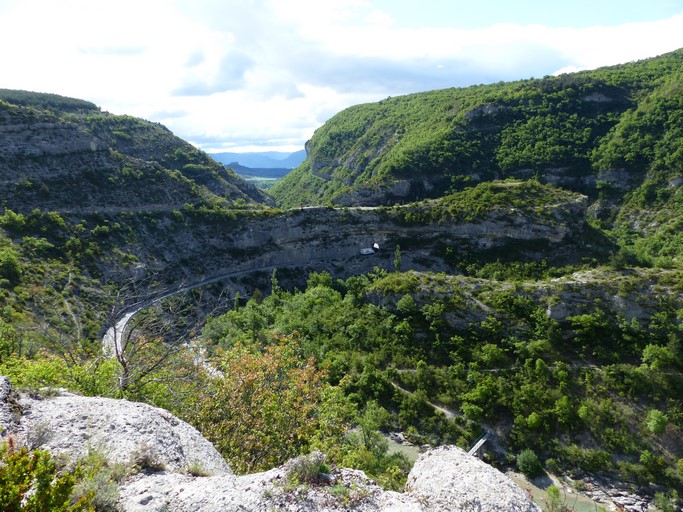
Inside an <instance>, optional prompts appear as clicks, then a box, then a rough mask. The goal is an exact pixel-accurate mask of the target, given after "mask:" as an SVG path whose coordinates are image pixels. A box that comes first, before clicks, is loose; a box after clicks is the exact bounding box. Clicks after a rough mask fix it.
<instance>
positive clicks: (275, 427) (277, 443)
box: [189, 335, 326, 472]
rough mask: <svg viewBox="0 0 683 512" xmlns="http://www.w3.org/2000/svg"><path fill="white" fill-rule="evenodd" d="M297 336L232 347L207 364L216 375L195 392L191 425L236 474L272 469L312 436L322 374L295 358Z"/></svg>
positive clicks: (301, 449)
mask: <svg viewBox="0 0 683 512" xmlns="http://www.w3.org/2000/svg"><path fill="white" fill-rule="evenodd" d="M298 352H300V345H299V341H298V338H297V336H296V335H291V336H282V335H281V336H278V337H276V338H275V339H274V340H273V343H272V344H270V345H268V346H266V347H263V348H259V347H258V346H257V345H254V344H251V345H247V344H243V343H238V344H235V345H234V346H233V347H232V348H230V349H229V350H227V351H225V352H219V354H218V357H216V358H215V359H214V360H212V361H210V363H211V364H212V365H214V366H215V367H216V368H217V369H218V370H219V371H220V373H221V375H217V376H215V377H209V379H208V381H207V383H206V385H205V386H204V387H203V389H201V390H200V391H199V392H198V395H197V399H196V406H195V407H194V408H193V411H192V412H191V413H190V417H189V419H190V421H191V422H192V423H194V424H195V425H196V426H197V428H199V430H200V431H201V432H202V433H203V434H204V435H205V436H206V437H207V438H208V439H209V440H210V441H211V442H213V443H214V445H215V446H216V448H217V449H218V450H219V451H220V452H221V454H222V455H223V456H224V457H225V458H226V459H227V460H228V461H229V462H230V464H231V466H232V467H233V468H234V469H235V470H236V471H241V472H250V471H257V470H264V469H268V468H272V467H274V466H276V465H278V464H281V463H283V462H285V461H286V460H288V459H289V458H291V457H294V456H297V455H301V454H303V453H306V452H307V451H308V448H309V446H310V444H311V442H312V440H313V439H314V437H315V435H316V434H317V431H318V428H319V425H320V422H321V415H320V407H321V405H322V399H323V392H324V390H325V388H326V386H325V372H324V371H322V370H319V369H318V368H317V367H316V364H315V360H314V359H313V358H308V359H305V360H302V359H300V358H299V357H298Z"/></svg>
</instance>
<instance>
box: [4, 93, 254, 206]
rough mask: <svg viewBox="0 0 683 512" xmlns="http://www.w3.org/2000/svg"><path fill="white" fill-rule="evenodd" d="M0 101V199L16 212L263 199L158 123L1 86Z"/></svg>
mask: <svg viewBox="0 0 683 512" xmlns="http://www.w3.org/2000/svg"><path fill="white" fill-rule="evenodd" d="M3 98H4V99H6V100H7V102H5V101H2V99H3ZM0 101H2V102H1V103H0V133H2V136H3V145H2V150H1V151H0V172H1V176H2V182H3V185H4V186H3V187H2V194H3V197H2V199H3V200H8V201H9V200H10V199H11V201H10V203H8V204H9V205H10V207H11V208H13V209H14V210H15V211H31V210H33V209H34V208H36V207H37V208H40V209H42V210H59V211H63V210H69V209H79V208H81V209H82V208H86V209H87V208H97V209H100V210H106V209H107V208H117V207H118V208H128V209H130V208H141V207H143V206H145V205H149V206H150V207H151V208H156V209H159V208H169V209H173V208H177V207H178V206H181V205H183V204H184V203H191V204H210V203H212V202H215V201H218V202H223V203H224V204H226V205H228V204H232V203H234V202H235V201H237V200H239V201H241V202H242V203H260V204H262V203H265V202H267V199H266V198H265V196H264V195H263V194H262V193H260V192H259V191H258V190H257V189H256V188H255V187H254V186H252V185H250V184H248V183H247V182H245V181H244V180H242V179H240V178H239V177H237V176H236V175H235V174H234V173H233V172H232V171H230V170H228V169H226V168H225V167H223V166H222V165H221V164H218V163H217V162H215V161H213V160H211V159H210V158H209V157H208V155H206V154H204V153H202V152H200V151H198V150H197V149H195V148H194V147H192V146H191V145H190V144H188V143H187V142H185V141H183V140H181V139H179V138H177V137H175V136H174V135H173V134H172V133H171V132H170V131H168V130H167V129H166V128H164V127H163V126H161V125H158V124H155V123H150V122H147V121H144V120H141V119H136V118H133V117H130V116H114V115H111V114H108V113H106V112H101V111H100V110H99V109H98V108H97V107H95V106H94V105H92V104H89V103H87V102H83V101H81V100H73V99H70V98H62V97H60V96H56V95H43V94H37V93H26V92H22V91H8V90H0ZM12 102H13V103H14V104H12ZM47 107H49V108H50V110H49V111H48V110H44V108H47Z"/></svg>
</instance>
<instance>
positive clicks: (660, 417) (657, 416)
mask: <svg viewBox="0 0 683 512" xmlns="http://www.w3.org/2000/svg"><path fill="white" fill-rule="evenodd" d="M668 423H669V418H668V416H667V415H666V414H664V413H663V412H662V411H660V410H658V409H650V410H649V411H648V413H647V417H646V418H645V426H646V427H647V430H648V432H650V433H651V434H655V435H659V434H663V433H664V431H665V430H666V425H667V424H668Z"/></svg>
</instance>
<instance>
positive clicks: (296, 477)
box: [287, 452, 330, 487]
mask: <svg viewBox="0 0 683 512" xmlns="http://www.w3.org/2000/svg"><path fill="white" fill-rule="evenodd" d="M325 459H326V457H325V455H324V454H322V453H320V452H313V453H311V454H310V455H306V456H303V457H298V458H296V459H294V460H293V461H291V462H290V464H289V468H288V469H287V482H288V483H289V485H291V486H293V487H296V486H297V485H300V484H317V483H320V482H323V481H324V476H323V475H326V474H328V473H329V472H330V468H329V467H328V466H327V464H326V463H325Z"/></svg>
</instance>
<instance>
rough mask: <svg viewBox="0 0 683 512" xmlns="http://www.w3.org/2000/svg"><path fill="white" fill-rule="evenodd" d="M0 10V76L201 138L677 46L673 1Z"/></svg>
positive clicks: (310, 1)
mask: <svg viewBox="0 0 683 512" xmlns="http://www.w3.org/2000/svg"><path fill="white" fill-rule="evenodd" d="M384 5H388V3H386V2H385V3H384ZM0 12H2V15H1V16H0V45H2V47H3V48H5V49H11V50H6V51H3V52H2V53H1V54H0V68H1V69H3V78H2V82H0V87H5V88H18V89H29V90H37V91H43V92H53V93H57V94H64V95H67V96H74V97H79V98H83V99H87V100H90V101H93V102H95V103H97V104H98V105H100V106H102V107H103V108H104V109H105V110H109V111H111V112H115V113H126V114H131V115H136V116H140V117H143V118H146V119H152V120H155V121H159V122H162V123H164V124H166V125H167V126H169V128H171V129H172V130H173V131H174V132H175V133H176V134H178V135H180V136H181V137H183V138H185V139H188V140H190V141H192V142H194V143H195V144H197V145H200V146H201V147H202V148H205V149H219V148H225V147H229V148H231V149H235V148H238V147H240V146H244V147H247V146H250V147H253V146H254V145H258V144H263V145H271V146H278V147H282V146H291V147H292V149H296V148H300V147H301V146H302V145H303V142H304V141H305V140H306V139H307V138H309V137H310V136H311V135H312V133H313V131H314V130H315V128H317V127H318V126H319V125H320V124H321V123H322V122H324V121H325V120H326V119H327V118H329V117H330V116H331V115H333V114H334V113H335V112H337V111H339V110H341V109H342V108H345V107H347V106H349V105H352V104H356V103H361V102H366V101H374V100H378V99H381V98H383V97H386V96H389V95H391V96H395V95H398V94H403V93H408V92H414V91H420V90H428V89H434V88H442V87H449V86H465V85H469V84H472V83H486V82H495V81H499V80H512V79H518V78H528V77H531V76H544V75H547V74H551V73H556V72H564V71H567V70H578V69H589V68H595V67H599V66H603V65H609V64H616V63H621V62H628V61H632V60H636V59H641V58H646V57H650V56H655V55H658V54H661V53H664V52H667V51H671V50H674V49H676V48H679V47H683V13H681V14H679V15H676V16H673V17H670V18H668V19H663V20H661V21H656V22H647V23H629V24H625V25H620V26H610V27H603V26H593V27H588V28H549V27H545V26H542V25H538V24H536V25H519V24H509V23H508V24H496V25H493V26H490V27H486V28H477V29H472V28H470V29H466V28H459V27H456V26H453V27H445V28H444V27H443V24H442V23H437V21H435V25H436V24H438V25H439V27H440V28H431V27H428V26H412V27H410V28H405V26H406V25H405V23H403V24H402V25H400V26H399V25H397V24H396V23H395V21H394V17H393V15H392V13H391V12H386V11H382V10H379V9H377V8H376V7H374V6H373V3H372V2H371V1H369V0H326V1H324V2H321V1H320V0H243V1H241V2H225V1H223V0H195V1H193V2H185V1H183V0H176V1H169V0H145V1H137V0H136V1H133V0H117V2H112V1H98V2H92V1H91V0H87V1H86V0H62V1H60V2H53V1H51V0H14V1H11V2H8V1H4V2H0ZM438 21H440V20H438Z"/></svg>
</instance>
